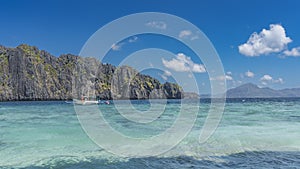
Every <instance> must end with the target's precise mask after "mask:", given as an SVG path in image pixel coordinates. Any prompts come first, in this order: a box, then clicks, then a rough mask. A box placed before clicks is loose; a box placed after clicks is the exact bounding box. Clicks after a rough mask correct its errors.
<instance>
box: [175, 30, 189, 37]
mask: <svg viewBox="0 0 300 169" xmlns="http://www.w3.org/2000/svg"><path fill="white" fill-rule="evenodd" d="M190 35H192V31H190V30H183V31H180V33H179V35H178V36H179V38H184V37H188V36H190Z"/></svg>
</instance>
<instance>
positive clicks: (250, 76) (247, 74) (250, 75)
mask: <svg viewBox="0 0 300 169" xmlns="http://www.w3.org/2000/svg"><path fill="white" fill-rule="evenodd" d="M254 75H255V74H254V73H253V72H250V71H249V70H248V71H247V72H246V73H245V76H246V77H249V78H252V77H254Z"/></svg>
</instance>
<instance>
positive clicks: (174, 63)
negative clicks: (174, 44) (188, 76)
mask: <svg viewBox="0 0 300 169" xmlns="http://www.w3.org/2000/svg"><path fill="white" fill-rule="evenodd" d="M162 63H163V65H164V66H165V67H167V68H169V69H171V70H174V71H177V72H196V73H203V72H206V69H205V67H204V65H202V64H197V63H194V62H193V61H192V60H191V58H190V57H188V56H186V55H185V54H183V53H178V54H177V56H176V58H173V59H172V60H170V61H167V60H165V59H164V58H163V59H162Z"/></svg>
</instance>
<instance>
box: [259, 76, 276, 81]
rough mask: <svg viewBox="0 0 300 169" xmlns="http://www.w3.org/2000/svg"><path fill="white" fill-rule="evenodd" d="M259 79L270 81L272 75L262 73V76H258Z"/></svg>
mask: <svg viewBox="0 0 300 169" xmlns="http://www.w3.org/2000/svg"><path fill="white" fill-rule="evenodd" d="M260 80H261V81H272V80H273V77H272V76H270V75H264V76H263V77H261V78H260Z"/></svg>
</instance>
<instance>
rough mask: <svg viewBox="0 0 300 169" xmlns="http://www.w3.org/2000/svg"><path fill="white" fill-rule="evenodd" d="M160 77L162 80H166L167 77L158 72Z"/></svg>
mask: <svg viewBox="0 0 300 169" xmlns="http://www.w3.org/2000/svg"><path fill="white" fill-rule="evenodd" d="M160 77H161V78H163V79H164V80H168V77H167V76H165V75H162V74H160Z"/></svg>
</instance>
